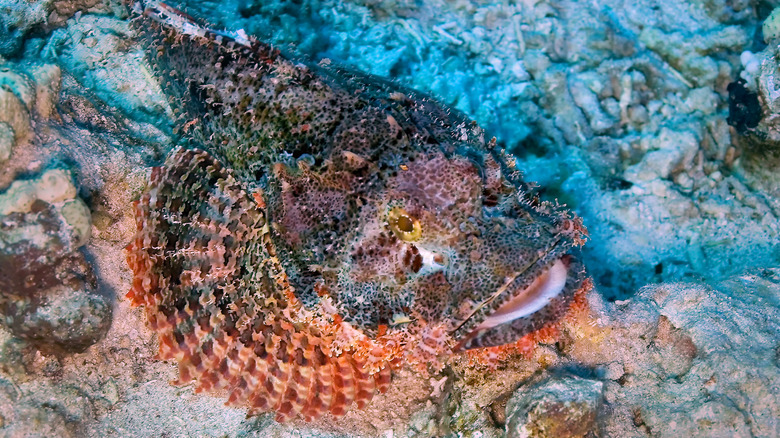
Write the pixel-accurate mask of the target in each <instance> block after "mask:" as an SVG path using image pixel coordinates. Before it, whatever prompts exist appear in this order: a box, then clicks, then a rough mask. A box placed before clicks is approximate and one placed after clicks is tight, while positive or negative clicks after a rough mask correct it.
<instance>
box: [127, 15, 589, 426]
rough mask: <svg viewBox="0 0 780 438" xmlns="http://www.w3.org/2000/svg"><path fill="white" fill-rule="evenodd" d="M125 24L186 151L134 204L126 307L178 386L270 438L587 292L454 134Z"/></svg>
mask: <svg viewBox="0 0 780 438" xmlns="http://www.w3.org/2000/svg"><path fill="white" fill-rule="evenodd" d="M135 8H136V12H138V17H137V18H136V19H135V22H136V24H137V26H136V28H137V29H138V32H139V34H140V36H141V40H142V41H143V43H144V45H145V47H147V49H148V52H149V53H148V58H149V62H150V64H151V65H152V67H153V69H154V71H155V73H156V75H157V77H158V78H159V80H160V82H161V84H162V87H163V89H164V90H165V91H166V93H168V94H169V95H170V97H171V102H172V103H173V105H174V107H175V108H176V111H177V112H178V114H179V115H180V117H181V121H182V125H183V126H184V128H183V129H182V132H186V136H187V138H188V139H189V141H190V144H191V146H189V147H187V148H179V149H177V150H175V151H174V152H172V154H171V155H170V156H169V157H168V159H167V160H166V162H165V164H164V165H163V166H162V167H156V168H154V169H153V170H152V172H151V177H150V181H149V183H148V187H147V189H146V191H145V193H144V194H143V195H142V197H141V199H140V200H139V201H138V202H137V203H136V204H135V207H134V208H135V214H136V222H137V234H136V236H135V238H134V240H133V241H132V243H130V245H128V256H127V259H128V263H129V265H130V267H131V269H132V271H133V273H134V280H133V285H132V289H131V290H130V292H129V293H128V297H129V298H130V300H131V301H132V303H133V304H134V305H141V306H144V308H145V313H146V317H147V319H148V326H149V327H150V328H151V329H152V330H153V331H155V332H156V333H157V335H158V337H159V358H161V359H163V360H175V361H176V362H177V363H178V368H179V379H180V382H182V383H186V382H190V381H193V380H194V381H195V382H196V387H197V389H198V390H202V391H220V392H222V393H226V394H228V403H229V404H238V405H245V406H249V409H250V411H249V413H250V414H253V413H258V412H268V411H272V412H276V418H277V420H279V421H284V420H287V419H291V418H296V417H298V418H303V419H305V420H312V419H315V418H318V417H319V416H321V415H323V414H325V413H330V414H332V415H335V416H338V415H343V414H344V413H345V412H346V411H347V410H348V409H349V408H350V406H351V405H352V404H355V405H357V407H358V408H362V407H363V406H365V405H366V403H368V402H369V401H370V400H371V399H372V397H373V396H374V394H375V393H376V392H377V391H379V392H384V391H386V390H387V388H388V387H389V385H390V382H391V376H392V372H393V371H392V370H394V369H397V368H398V367H401V366H417V367H418V368H423V369H424V368H425V367H426V366H429V367H434V368H437V367H441V366H443V364H445V363H446V361H447V360H461V359H463V358H464V355H463V352H464V351H467V350H470V351H472V352H474V351H476V355H477V356H478V355H479V352H480V351H490V349H489V348H487V347H495V346H501V345H506V344H512V343H514V342H517V341H518V340H520V339H522V338H523V337H527V336H529V335H532V334H533V333H534V332H536V331H539V330H543V329H544V328H545V327H549V326H550V325H551V324H555V322H556V321H557V320H558V319H559V318H561V316H562V315H564V314H565V313H566V312H567V309H568V308H569V307H570V305H571V303H572V301H573V300H574V297H575V295H576V294H577V293H578V291H580V292H582V291H583V290H584V289H586V288H587V286H586V284H587V282H586V281H585V274H584V269H583V267H582V264H581V262H579V261H578V259H577V258H576V256H575V255H573V252H576V250H577V247H578V246H580V245H581V244H582V243H583V242H584V239H585V231H584V228H583V227H582V225H581V221H580V220H579V219H578V218H576V217H574V216H572V215H571V214H569V213H568V212H567V211H565V210H564V209H562V208H560V207H557V206H554V205H552V204H550V203H544V202H538V200H536V199H535V198H534V195H533V193H532V191H531V188H530V186H529V185H528V184H526V183H524V182H523V181H522V180H521V177H520V175H519V172H518V171H517V170H516V169H515V164H514V160H513V158H512V157H511V156H510V155H508V154H506V153H504V152H503V151H502V150H501V149H500V148H499V147H497V146H496V142H495V139H493V140H487V139H486V137H485V133H484V132H483V130H482V129H481V128H479V127H478V126H477V125H476V124H475V123H474V122H472V121H470V120H469V119H467V118H466V117H465V116H464V115H463V114H459V113H458V112H456V111H453V110H451V109H448V108H446V107H443V106H442V105H440V104H438V103H436V102H434V101H432V100H431V99H429V98H428V97H425V96H423V95H421V94H419V93H416V92H413V91H411V90H406V89H402V88H401V87H398V86H397V85H395V84H392V83H389V82H386V81H382V80H380V79H377V78H373V77H370V76H366V75H361V74H355V73H345V72H344V71H342V70H339V69H337V68H333V67H331V66H329V65H327V63H320V65H307V64H305V63H302V62H298V61H295V60H293V58H290V57H285V56H284V55H282V54H281V53H280V52H279V51H278V50H276V49H274V48H273V47H271V46H270V45H268V44H264V43H263V42H260V41H258V40H256V39H255V38H253V37H250V36H247V35H246V34H245V33H244V32H243V31H237V32H229V31H218V30H214V29H211V28H208V27H206V26H205V25H204V24H201V23H200V22H198V21H197V20H195V19H193V18H191V17H189V16H187V15H185V14H184V13H182V12H179V11H177V10H175V9H173V8H171V7H169V6H167V5H165V4H162V3H156V2H147V3H143V4H137V5H136V6H135ZM486 354H487V353H486Z"/></svg>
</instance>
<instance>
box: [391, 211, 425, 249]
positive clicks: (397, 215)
mask: <svg viewBox="0 0 780 438" xmlns="http://www.w3.org/2000/svg"><path fill="white" fill-rule="evenodd" d="M387 222H388V223H389V225H390V229H391V230H392V231H393V234H395V235H396V236H397V237H398V238H399V239H401V240H403V241H404V242H414V241H416V240H418V239H420V237H421V236H422V225H420V221H418V220H417V219H415V218H414V217H412V216H411V215H409V213H407V212H406V210H404V209H403V208H400V207H396V208H394V209H392V210H390V213H389V214H388V216H387Z"/></svg>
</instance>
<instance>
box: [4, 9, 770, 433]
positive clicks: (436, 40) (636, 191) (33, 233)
mask: <svg viewBox="0 0 780 438" xmlns="http://www.w3.org/2000/svg"><path fill="white" fill-rule="evenodd" d="M778 5H780V2H777V1H757V0H687V1H683V0H637V1H631V2H629V1H624V0H591V1H587V2H578V1H573V0H550V1H546V0H518V1H504V2H494V1H480V0H470V1H466V0H431V1H412V0H352V1H346V2H342V1H332V0H297V1H286V0H268V1H266V0H227V1H224V2H215V1H189V2H186V3H184V4H176V5H175V6H176V7H179V8H180V9H182V10H183V11H184V12H186V13H188V14H190V15H193V16H196V17H202V18H206V19H208V21H209V22H210V23H212V24H213V26H214V27H219V28H226V29H232V30H236V29H243V30H244V31H245V32H246V34H250V35H256V36H257V37H258V38H261V39H263V40H266V41H269V42H271V43H272V44H273V45H274V46H276V47H277V48H279V49H280V50H282V51H283V52H284V53H287V54H289V55H290V56H293V57H296V58H298V59H301V60H313V62H323V61H322V60H325V59H326V60H327V61H325V62H326V63H330V64H331V65H341V66H343V68H344V69H346V70H358V71H363V72H366V73H370V74H372V75H376V76H379V77H382V78H386V79H388V80H390V81H392V82H394V83H396V84H397V85H399V86H404V87H409V88H413V89H416V90H419V91H422V92H424V93H427V94H428V95H430V96H432V97H433V98H435V99H437V100H439V101H440V102H442V103H444V104H445V105H447V106H450V107H452V108H455V109H457V110H460V111H462V112H463V113H465V114H466V115H467V116H468V117H470V118H472V119H473V120H475V121H476V122H477V123H478V124H479V125H480V126H482V127H484V128H485V129H486V131H487V132H488V133H489V134H490V135H494V136H496V138H497V141H498V144H499V145H501V146H502V147H504V148H506V150H507V151H509V152H510V153H512V154H514V155H515V156H516V157H517V167H518V169H520V170H521V171H522V172H523V174H524V179H525V180H527V181H536V182H537V183H538V186H539V187H538V189H537V193H538V195H539V196H540V197H541V198H542V199H545V200H550V201H557V202H559V203H562V204H566V205H568V206H569V207H570V208H571V209H572V210H573V211H574V212H576V214H577V215H578V216H580V217H581V218H582V220H583V223H584V226H585V227H586V228H587V229H588V232H589V236H590V237H589V240H588V242H587V243H586V244H585V246H584V247H583V256H582V259H583V262H584V263H585V265H586V268H587V270H588V273H589V275H590V277H591V278H592V280H593V283H594V289H593V291H592V292H591V293H590V294H589V295H588V297H587V300H588V309H587V311H586V312H584V313H583V314H580V315H577V317H576V318H570V319H568V320H566V321H564V322H563V323H562V324H561V326H560V327H559V329H558V335H557V336H556V337H555V339H554V340H553V341H550V342H546V343H542V345H540V346H539V347H538V348H536V349H535V350H534V351H533V353H532V354H531V355H530V356H528V357H513V358H511V359H509V360H506V361H502V362H500V363H498V364H494V365H493V366H490V367H486V366H478V365H473V364H470V363H468V361H466V360H465V359H464V360H463V361H462V363H452V364H450V365H448V366H446V367H444V369H442V370H441V371H438V372H433V373H430V374H429V373H426V372H422V373H421V372H417V371H415V370H411V369H401V370H399V371H397V372H396V373H395V375H394V377H393V379H394V383H393V385H392V386H391V388H390V390H389V391H388V392H387V393H385V394H381V395H377V396H376V397H375V398H374V400H373V401H372V402H371V403H370V404H369V405H368V406H367V407H366V408H365V409H364V410H357V409H353V410H352V411H350V412H348V413H347V414H346V415H345V416H344V417H341V418H331V417H324V418H323V419H320V420H316V421H314V422H311V423H306V422H303V421H300V420H294V421H292V422H290V423H284V424H280V423H277V422H276V421H274V417H273V415H271V414H263V415H259V416H251V417H247V415H246V414H247V412H246V409H242V408H237V407H227V406H224V398H223V397H218V396H212V395H205V394H196V393H195V392H194V388H193V386H192V385H185V386H173V385H170V384H169V382H170V381H173V380H175V379H176V378H177V369H176V366H175V364H172V363H168V362H163V361H158V360H155V359H154V356H155V354H156V352H157V337H156V335H155V334H154V333H153V332H152V331H151V330H149V329H148V328H147V327H146V325H145V316H144V313H143V310H142V309H139V308H132V307H131V306H130V303H129V301H128V300H126V299H125V298H124V296H125V294H126V293H127V291H128V290H129V289H130V287H131V283H132V280H133V274H132V272H131V271H130V269H129V268H128V266H127V263H126V259H125V258H126V253H125V247H126V245H127V244H128V243H130V241H131V240H132V239H133V236H134V234H135V232H136V223H135V220H134V217H133V207H132V204H133V201H135V200H138V198H139V197H140V196H141V193H142V192H143V190H144V187H145V184H146V181H147V180H148V177H149V173H150V169H151V167H153V166H158V165H160V164H161V163H162V162H163V161H164V160H165V157H166V156H167V155H168V153H169V152H170V151H171V150H173V149H174V147H175V146H176V145H177V144H179V142H180V141H181V138H182V131H183V129H186V128H184V127H182V126H181V124H180V123H179V122H178V119H177V115H176V109H175V106H172V105H171V103H170V102H169V101H168V99H167V98H166V96H165V95H164V93H163V90H162V88H161V86H160V82H159V81H160V78H158V77H155V75H154V74H153V73H152V69H151V68H150V67H149V65H148V63H147V61H146V59H145V54H144V52H143V49H142V48H141V45H140V44H139V42H138V35H136V33H135V30H133V28H132V27H131V26H130V17H131V8H129V7H128V6H127V5H125V4H124V3H123V2H120V1H117V0H57V1H54V0H41V1H33V0H30V1H16V0H0V12H2V13H0V310H2V312H3V318H2V319H0V321H2V322H1V323H0V436H7V437H55V436H57V437H60V436H61V437H69V436H72V437H107V436H117V437H136V436H149V437H151V436H165V437H190V436H192V437H206V436H208V437H441V436H447V437H449V436H452V437H474V438H477V437H484V438H488V437H501V436H507V437H527V436H531V437H621V438H622V437H680V436H691V437H777V436H780V117H778V115H780V92H778V89H777V85H776V84H777V81H778V77H777V75H778V74H779V72H780V70H779V69H778V61H777V60H778V59H780V56H778V55H779V54H780V53H778V52H780V49H779V48H778V43H780V9H778V10H775V9H774V8H775V7H777V6H778ZM773 10H775V12H772V11H773Z"/></svg>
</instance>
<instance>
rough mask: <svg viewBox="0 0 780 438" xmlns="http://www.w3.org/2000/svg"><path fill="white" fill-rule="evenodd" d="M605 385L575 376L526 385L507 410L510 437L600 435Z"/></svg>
mask: <svg viewBox="0 0 780 438" xmlns="http://www.w3.org/2000/svg"><path fill="white" fill-rule="evenodd" d="M602 387H603V383H602V382H600V381H597V380H588V379H583V378H580V377H575V376H547V377H544V378H542V379H540V380H539V381H537V382H534V383H531V384H524V385H523V386H521V387H520V388H519V389H518V390H517V391H515V393H514V394H513V395H512V397H511V398H510V399H509V402H508V403H507V406H506V417H507V423H506V436H507V438H520V437H538V438H542V437H556V438H568V437H584V436H589V434H594V435H598V433H597V432H598V424H597V419H598V417H599V415H600V411H601V410H602V404H603V397H602Z"/></svg>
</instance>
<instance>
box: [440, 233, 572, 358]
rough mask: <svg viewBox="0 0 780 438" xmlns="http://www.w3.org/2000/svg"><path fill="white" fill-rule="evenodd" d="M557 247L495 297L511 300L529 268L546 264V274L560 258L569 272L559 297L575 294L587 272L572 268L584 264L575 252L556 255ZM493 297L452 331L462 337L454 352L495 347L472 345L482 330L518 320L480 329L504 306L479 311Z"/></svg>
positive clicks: (456, 335) (518, 275) (504, 300)
mask: <svg viewBox="0 0 780 438" xmlns="http://www.w3.org/2000/svg"><path fill="white" fill-rule="evenodd" d="M556 246H557V245H553V246H552V247H551V248H550V249H549V250H548V251H546V252H545V253H544V255H543V256H542V257H540V258H539V259H538V260H537V261H536V262H535V263H534V264H532V265H531V266H529V267H528V268H527V269H526V270H525V271H523V272H521V273H519V274H517V275H516V276H515V277H514V278H513V279H512V280H511V282H510V283H509V284H508V286H506V289H505V290H504V291H503V292H502V293H501V294H499V295H496V296H495V297H493V300H495V299H499V298H502V301H501V303H502V304H503V303H506V302H508V301H509V300H511V299H512V298H513V297H515V296H517V295H516V292H518V291H519V290H520V286H519V285H518V283H520V282H522V281H524V280H526V279H527V277H526V275H527V273H528V272H529V271H533V270H534V269H539V268H540V266H542V265H546V266H545V267H544V270H542V271H541V272H540V274H539V275H542V274H544V273H546V272H548V270H549V269H550V267H552V266H553V265H554V264H555V263H556V262H557V261H559V260H560V261H562V262H563V263H564V266H565V267H566V269H567V273H566V283H565V284H564V286H563V288H562V289H561V290H560V292H558V294H557V295H556V297H560V296H561V295H571V296H573V295H574V292H575V291H576V290H577V288H578V287H579V284H581V283H582V278H583V275H582V272H579V271H580V270H579V269H572V268H574V267H575V265H576V266H577V267H579V266H580V265H581V264H580V262H579V260H578V259H577V257H575V256H574V255H572V254H570V253H569V252H565V253H563V254H561V255H559V256H554V254H555V252H556V251H555V249H556ZM551 255H553V257H551ZM572 279H574V284H573V285H570V284H569V283H570V282H571V280H572ZM493 300H491V299H488V300H486V301H483V302H482V303H481V304H480V305H478V306H476V307H475V309H477V311H474V313H472V314H471V315H470V316H469V317H468V318H466V319H465V320H464V321H463V322H461V323H460V324H459V325H458V326H457V327H456V328H455V329H454V330H452V331H451V335H452V337H453V338H454V339H460V340H459V341H458V342H457V344H456V345H455V347H454V348H453V351H454V352H463V351H466V350H471V349H476V348H482V347H490V346H492V345H487V346H482V345H471V342H472V341H473V340H474V339H475V338H476V337H477V336H478V335H479V334H481V333H482V332H484V331H486V330H491V329H493V328H495V327H500V326H502V325H504V324H511V323H512V322H513V321H514V320H511V321H507V322H505V323H501V324H497V325H496V326H495V327H490V328H488V329H482V330H479V329H478V327H479V325H480V324H481V323H482V322H483V321H485V320H486V319H487V318H488V317H490V315H492V314H493V313H495V312H496V311H497V310H498V309H499V308H501V305H499V306H498V307H497V308H496V309H494V310H493V311H491V312H490V313H487V314H485V315H480V314H479V312H478V309H479V308H481V307H483V306H485V305H489V304H488V302H489V301H493ZM546 307H547V305H545V306H544V307H542V308H541V309H539V310H537V311H535V312H534V313H531V314H530V315H527V316H523V317H520V318H517V319H521V318H528V317H531V316H532V315H534V314H536V313H537V312H539V311H542V310H544V308H546ZM532 331H533V330H529V331H528V332H527V333H530V332H532ZM527 333H520V334H519V335H518V337H517V339H520V338H521V337H522V336H524V335H525V334H527ZM498 345H505V344H497V345H495V346H498Z"/></svg>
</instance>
